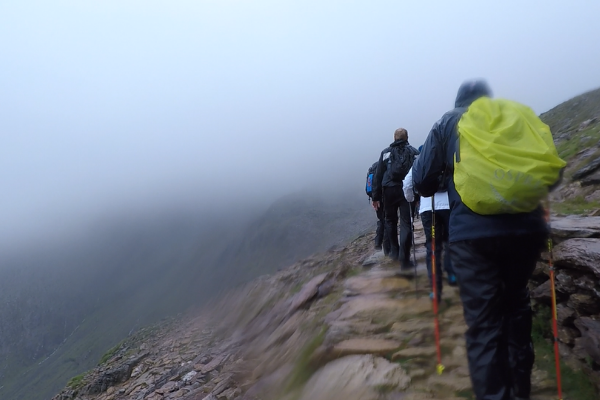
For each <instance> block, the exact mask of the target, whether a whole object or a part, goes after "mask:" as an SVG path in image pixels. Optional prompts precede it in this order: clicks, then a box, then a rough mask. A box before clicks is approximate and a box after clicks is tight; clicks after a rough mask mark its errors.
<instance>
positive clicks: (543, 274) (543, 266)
mask: <svg viewBox="0 0 600 400" xmlns="http://www.w3.org/2000/svg"><path fill="white" fill-rule="evenodd" d="M549 275H550V271H549V267H548V263H547V262H541V261H540V262H538V263H537V264H536V265H535V269H534V270H533V273H532V274H531V279H532V280H534V281H536V282H539V283H543V282H545V281H547V280H548V276H549Z"/></svg>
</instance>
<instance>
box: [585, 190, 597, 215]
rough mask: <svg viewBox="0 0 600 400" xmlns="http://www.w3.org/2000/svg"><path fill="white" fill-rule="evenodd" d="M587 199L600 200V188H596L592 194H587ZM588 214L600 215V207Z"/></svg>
mask: <svg viewBox="0 0 600 400" xmlns="http://www.w3.org/2000/svg"><path fill="white" fill-rule="evenodd" d="M585 200H586V201H598V200H600V190H594V191H593V192H592V194H588V195H587V196H585ZM588 215H590V216H591V217H597V216H600V208H597V209H595V210H594V211H592V212H591V213H589V214H588Z"/></svg>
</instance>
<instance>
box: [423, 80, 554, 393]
mask: <svg viewBox="0 0 600 400" xmlns="http://www.w3.org/2000/svg"><path fill="white" fill-rule="evenodd" d="M564 166H565V162H564V161H563V160H561V159H560V157H559V156H558V153H557V151H556V148H555V146H554V142H553V139H552V134H551V133H550V129H549V128H548V126H547V125H546V124H544V123H543V122H542V121H541V120H540V119H539V118H538V117H537V115H535V113H534V112H533V111H532V110H531V109H530V108H528V107H526V106H524V105H522V104H519V103H516V102H513V101H509V100H502V99H492V98H491V91H490V89H489V87H488V85H487V83H486V82H484V81H482V80H474V81H467V82H465V83H463V84H462V85H461V86H460V88H459V90H458V94H457V96H456V101H455V108H454V109H453V110H451V111H449V112H447V113H446V114H444V115H443V116H442V118H441V119H440V120H438V121H437V122H436V123H435V124H434V125H433V127H432V129H431V131H430V133H429V136H428V137H427V140H426V141H425V144H424V145H423V151H422V152H421V156H420V157H419V159H418V160H417V161H416V162H415V164H414V166H413V175H412V177H413V183H414V187H415V189H416V190H417V191H418V192H419V193H420V194H421V195H422V196H432V195H433V194H434V193H436V192H438V191H440V190H442V191H443V190H447V191H448V197H449V201H450V224H449V225H450V232H449V241H450V256H451V260H452V265H453V267H454V271H455V273H456V277H457V279H458V283H459V286H460V296H461V300H462V303H463V308H464V316H465V321H466V323H467V326H468V330H467V332H466V334H465V338H466V346H467V355H468V361H469V371H470V375H471V381H472V384H473V390H474V392H475V396H476V399H477V400H510V399H516V400H522V399H529V395H530V391H531V370H532V367H533V361H534V352H533V344H532V340H531V323H532V322H531V321H532V312H531V307H530V300H529V291H528V289H527V282H528V280H529V278H530V276H531V273H532V272H533V270H534V268H535V264H536V261H537V259H538V257H539V254H540V252H541V250H542V248H543V246H544V244H545V243H546V237H547V236H548V233H549V232H548V227H547V224H546V222H545V220H544V210H543V208H542V206H541V205H540V202H541V201H542V200H543V199H544V198H545V197H546V195H547V194H548V191H549V190H550V189H551V188H552V187H553V186H554V185H557V184H558V182H559V180H560V177H561V174H562V170H563V168H564Z"/></svg>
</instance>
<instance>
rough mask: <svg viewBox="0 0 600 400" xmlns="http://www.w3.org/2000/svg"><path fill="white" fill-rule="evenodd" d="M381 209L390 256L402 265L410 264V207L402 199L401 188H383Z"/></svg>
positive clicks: (404, 199)
mask: <svg viewBox="0 0 600 400" xmlns="http://www.w3.org/2000/svg"><path fill="white" fill-rule="evenodd" d="M383 208H384V211H385V231H386V232H387V234H388V238H389V240H390V256H391V257H392V258H393V259H398V260H400V263H401V264H402V265H406V264H408V263H409V262H410V248H411V246H412V230H411V229H412V228H411V224H410V205H409V204H408V202H407V201H406V198H405V197H404V192H403V191H402V186H387V187H384V188H383ZM398 211H400V243H398Z"/></svg>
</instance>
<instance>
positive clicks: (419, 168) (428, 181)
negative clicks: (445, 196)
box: [412, 117, 448, 197]
mask: <svg viewBox="0 0 600 400" xmlns="http://www.w3.org/2000/svg"><path fill="white" fill-rule="evenodd" d="M443 120H444V117H442V119H441V120H440V121H438V122H436V123H435V124H434V125H433V127H432V128H431V131H430V132H429V136H427V140H425V144H424V145H423V149H422V150H421V155H420V156H419V158H418V159H417V160H416V161H415V163H414V165H413V173H412V179H413V185H414V188H415V189H416V190H417V191H418V192H419V193H420V194H421V195H422V196H425V197H430V196H433V195H434V194H435V192H437V191H438V188H439V186H440V179H441V176H442V174H443V172H444V170H445V168H446V158H447V156H446V154H447V148H446V147H447V142H448V140H444V136H443V135H445V134H446V132H444V131H445V126H446V125H447V123H446V124H444V125H442V124H441V122H442V121H443Z"/></svg>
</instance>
